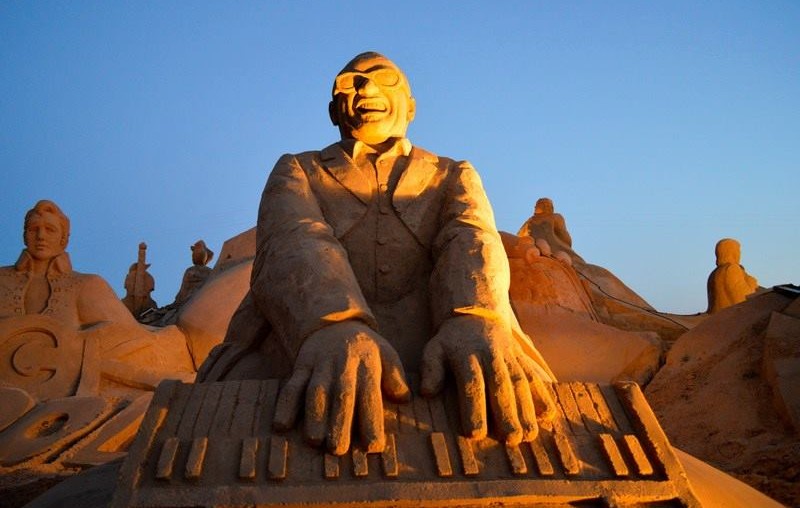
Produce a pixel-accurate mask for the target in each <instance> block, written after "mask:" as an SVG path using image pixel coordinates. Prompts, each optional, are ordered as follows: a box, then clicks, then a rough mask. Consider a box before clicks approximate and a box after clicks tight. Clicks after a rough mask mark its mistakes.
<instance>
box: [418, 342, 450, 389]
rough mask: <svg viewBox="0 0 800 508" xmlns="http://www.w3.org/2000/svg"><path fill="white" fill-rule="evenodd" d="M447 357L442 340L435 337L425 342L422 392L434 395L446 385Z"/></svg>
mask: <svg viewBox="0 0 800 508" xmlns="http://www.w3.org/2000/svg"><path fill="white" fill-rule="evenodd" d="M445 361H446V357H445V354H444V349H443V348H442V343H441V341H439V340H437V339H436V338H435V337H434V338H433V339H431V340H430V341H428V343H427V344H425V348H424V349H423V350H422V381H421V383H420V392H422V395H424V396H426V397H433V396H434V395H436V394H437V393H439V392H440V391H442V387H444V377H445Z"/></svg>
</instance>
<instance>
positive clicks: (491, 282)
mask: <svg viewBox="0 0 800 508" xmlns="http://www.w3.org/2000/svg"><path fill="white" fill-rule="evenodd" d="M450 172H451V173H452V174H451V175H450V177H449V182H448V189H447V195H446V197H445V204H444V207H443V212H442V215H441V221H442V224H441V229H440V231H439V233H438V235H437V236H436V239H435V241H434V245H433V255H434V263H435V264H434V270H433V273H432V275H431V300H432V302H431V305H432V309H433V324H434V327H435V328H436V329H438V327H439V326H441V324H442V323H443V322H444V321H445V320H446V319H449V318H451V317H456V316H460V315H474V316H478V317H482V318H485V319H498V320H500V321H501V322H502V323H503V324H504V325H505V327H506V328H507V330H508V333H509V334H511V335H512V336H513V337H514V339H515V340H516V341H517V343H518V344H519V345H520V347H521V348H522V350H523V351H524V352H525V354H527V355H528V356H529V357H530V358H532V359H533V360H534V361H535V362H536V363H537V364H539V365H540V366H541V367H542V369H543V370H544V373H545V374H546V375H547V376H549V377H550V379H551V380H555V375H554V374H553V372H552V371H551V370H550V367H549V366H548V365H547V362H546V361H545V360H544V358H543V357H542V356H541V354H540V353H539V352H538V350H537V349H536V347H535V346H534V345H533V342H532V341H531V339H530V337H528V336H527V335H526V334H525V333H524V332H523V331H522V329H521V328H520V326H519V323H518V321H517V318H516V316H515V315H514V311H513V309H512V307H511V301H510V297H509V293H508V291H509V286H510V284H511V274H510V269H509V265H508V257H507V255H506V252H505V249H504V247H503V242H502V240H501V238H500V234H499V233H498V232H497V227H496V226H495V222H494V213H493V212H492V208H491V205H490V204H489V200H488V199H487V197H486V193H485V191H484V189H483V185H482V184H481V180H480V177H479V176H478V173H477V172H476V171H475V169H474V168H473V167H472V166H471V165H470V164H469V163H468V162H460V163H457V164H456V163H452V164H451V167H450Z"/></svg>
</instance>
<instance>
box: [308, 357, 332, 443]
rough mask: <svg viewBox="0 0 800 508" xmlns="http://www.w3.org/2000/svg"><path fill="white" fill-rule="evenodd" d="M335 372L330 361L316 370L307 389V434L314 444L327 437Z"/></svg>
mask: <svg viewBox="0 0 800 508" xmlns="http://www.w3.org/2000/svg"><path fill="white" fill-rule="evenodd" d="M332 385H333V372H332V366H331V364H330V363H325V364H323V365H322V366H320V367H319V368H317V369H316V370H315V371H314V374H313V375H312V376H311V381H310V382H309V383H308V389H307V390H306V413H305V436H306V441H308V443H309V444H311V445H312V446H319V445H320V444H322V441H323V440H324V439H325V431H326V430H327V423H328V409H329V403H330V402H329V398H330V393H331V392H330V390H331V386H332Z"/></svg>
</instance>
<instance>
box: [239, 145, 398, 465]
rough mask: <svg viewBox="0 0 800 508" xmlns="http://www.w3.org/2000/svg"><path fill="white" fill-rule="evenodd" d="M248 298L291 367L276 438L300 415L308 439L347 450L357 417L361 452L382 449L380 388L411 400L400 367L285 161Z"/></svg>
mask: <svg viewBox="0 0 800 508" xmlns="http://www.w3.org/2000/svg"><path fill="white" fill-rule="evenodd" d="M256 253H257V254H256V259H255V262H254V265H253V275H252V278H251V291H252V294H253V298H254V300H255V302H256V305H257V306H258V307H259V309H260V311H261V312H262V313H263V314H264V315H265V316H266V317H267V318H268V320H269V321H270V323H271V324H272V326H273V328H274V329H275V331H276V333H277V336H278V337H279V340H281V342H282V344H283V346H284V347H285V348H286V349H287V351H288V352H289V356H290V357H291V358H294V359H295V360H294V366H293V371H292V375H291V377H290V378H289V380H288V381H287V383H286V384H285V385H284V387H283V389H282V390H281V393H280V396H279V399H278V406H277V408H276V415H275V426H276V428H277V429H278V430H285V429H288V428H290V427H292V426H293V425H294V423H295V421H296V418H297V416H298V414H299V412H300V410H301V409H302V408H305V436H306V439H307V440H308V441H309V442H311V443H312V444H320V443H321V442H323V441H325V440H327V445H328V448H329V449H330V451H332V452H333V453H335V454H342V453H344V452H345V451H347V449H348V448H349V446H350V435H351V426H352V425H353V418H354V416H355V415H357V416H358V418H359V419H358V421H357V422H356V425H357V427H358V428H359V431H360V434H361V437H362V440H363V442H364V445H365V447H366V449H367V450H369V451H379V450H381V449H383V446H384V444H385V438H384V433H383V405H382V399H381V389H382V388H383V390H384V391H385V392H386V394H387V395H388V396H390V397H393V398H395V399H403V398H406V397H408V394H409V391H408V387H407V385H406V383H405V379H404V375H403V370H402V366H401V364H400V359H399V357H398V355H397V353H396V352H395V351H394V349H393V348H392V347H391V346H390V345H389V344H388V342H386V341H385V340H384V339H383V338H382V337H381V336H380V335H379V334H378V333H376V331H375V329H376V327H377V325H376V323H375V318H374V317H373V315H372V313H371V311H370V309H369V308H368V306H367V303H366V301H365V300H364V297H363V295H362V293H361V290H360V288H359V286H358V283H357V281H356V278H355V275H354V274H353V271H352V269H351V267H350V264H349V262H348V257H347V253H346V251H345V250H344V248H343V247H342V246H341V244H340V243H339V242H338V240H337V239H336V237H335V236H334V233H333V230H332V228H331V226H330V225H329V224H328V223H327V222H326V221H325V218H324V216H323V214H322V211H321V210H320V207H319V204H318V202H317V200H316V198H315V196H314V193H313V191H312V188H311V186H310V184H309V181H308V176H307V175H306V173H305V171H304V170H303V168H302V167H301V166H300V163H299V162H298V160H297V158H296V157H295V156H291V155H285V156H283V157H282V158H281V159H280V160H279V161H278V163H277V164H276V166H275V168H274V169H273V171H272V174H271V175H270V178H269V181H268V182H267V185H266V188H265V189H264V193H263V195H262V199H261V206H260V208H259V217H258V227H257V230H256Z"/></svg>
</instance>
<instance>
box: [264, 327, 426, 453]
mask: <svg viewBox="0 0 800 508" xmlns="http://www.w3.org/2000/svg"><path fill="white" fill-rule="evenodd" d="M382 391H383V393H385V394H386V396H387V397H389V398H390V399H392V400H395V401H398V402H405V401H407V400H409V398H410V395H411V393H410V390H409V388H408V383H407V381H406V379H405V374H404V372H403V366H402V364H401V363H400V357H399V355H398V354H397V352H396V351H395V350H394V348H393V347H392V346H391V345H390V344H389V343H388V342H387V341H386V339H384V338H383V337H381V336H380V335H378V333H377V332H375V331H374V330H373V329H372V328H370V327H369V326H367V325H366V324H365V323H362V322H361V321H343V322H341V323H335V324H332V325H330V326H326V327H325V328H322V329H320V330H318V331H316V332H314V333H313V334H311V335H310V336H309V337H308V338H307V339H306V340H305V342H304V343H303V345H302V346H301V347H300V351H299V352H298V355H297V359H296V360H295V364H294V370H293V371H292V375H291V377H290V378H289V380H288V381H287V382H286V384H285V385H284V386H283V388H282V389H281V392H280V395H279V397H278V403H277V406H276V409H275V418H274V421H273V427H274V428H275V429H276V430H278V431H285V430H288V429H290V428H292V427H294V425H295V422H296V420H297V416H298V414H299V412H300V408H301V406H302V405H303V401H305V429H304V434H305V438H306V440H307V441H308V442H309V443H311V444H313V445H319V444H321V443H322V442H323V441H327V447H328V450H329V451H330V452H331V453H333V454H334V455H342V454H344V453H345V452H347V450H348V449H349V448H350V435H351V432H352V426H353V415H354V414H358V416H359V421H358V430H359V434H360V435H361V440H362V444H363V445H364V449H365V450H366V451H367V452H370V453H371V452H379V451H382V450H383V449H384V447H385V445H386V437H385V435H384V431H383V400H382V395H381V394H382Z"/></svg>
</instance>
